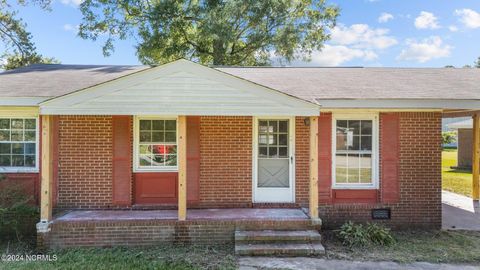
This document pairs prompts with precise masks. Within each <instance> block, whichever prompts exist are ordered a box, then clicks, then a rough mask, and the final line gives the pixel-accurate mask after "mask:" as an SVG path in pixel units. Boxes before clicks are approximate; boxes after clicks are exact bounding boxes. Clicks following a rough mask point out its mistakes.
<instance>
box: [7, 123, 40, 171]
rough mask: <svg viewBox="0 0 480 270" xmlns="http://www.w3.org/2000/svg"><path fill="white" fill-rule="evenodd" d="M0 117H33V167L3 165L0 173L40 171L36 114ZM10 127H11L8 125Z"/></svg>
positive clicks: (38, 126)
mask: <svg viewBox="0 0 480 270" xmlns="http://www.w3.org/2000/svg"><path fill="white" fill-rule="evenodd" d="M0 119H35V127H36V128H35V167H5V166H0V173H38V172H39V171H40V169H39V168H40V164H39V162H40V157H39V156H40V129H41V127H40V121H39V118H38V116H22V115H9V116H0ZM10 129H11V127H10Z"/></svg>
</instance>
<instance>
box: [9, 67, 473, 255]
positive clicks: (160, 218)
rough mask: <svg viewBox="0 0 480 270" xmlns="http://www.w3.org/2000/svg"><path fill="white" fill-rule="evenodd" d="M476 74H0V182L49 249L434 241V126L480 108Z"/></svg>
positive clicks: (437, 131) (437, 209)
mask: <svg viewBox="0 0 480 270" xmlns="http://www.w3.org/2000/svg"><path fill="white" fill-rule="evenodd" d="M478 75H479V73H478V71H476V70H456V69H388V68H386V69H383V68H288V67H286V68H269V67H265V68H240V67H221V68H210V67H205V66H201V65H198V64H195V63H192V62H189V61H186V60H178V61H175V62H172V63H169V64H165V65H162V66H158V67H145V66H136V67H134V66H74V65H33V66H30V67H26V68H21V69H18V70H13V71H8V72H4V73H2V74H1V75H0V96H1V99H0V137H1V138H0V172H2V173H3V174H4V175H6V176H7V181H11V182H18V183H20V182H22V183H25V186H26V187H28V188H30V190H31V192H32V193H33V194H35V196H36V198H37V201H38V203H39V204H40V206H41V221H40V222H39V223H38V225H37V229H38V232H39V243H43V244H44V245H46V246H51V247H64V246H72V245H75V246H76V245H85V246H109V245H136V244H152V243H158V242H162V241H181V242H189V241H191V242H212V241H217V242H222V241H231V240H232V239H233V237H234V231H235V230H239V228H240V229H245V230H259V229H262V228H265V229H272V228H273V229H278V230H282V229H283V230H293V229H298V228H316V229H318V228H319V226H320V225H322V226H324V227H336V226H338V225H340V224H342V223H343V222H345V221H347V220H353V221H370V220H372V219H373V218H381V219H382V220H381V222H384V223H386V224H388V225H389V226H393V227H409V228H440V227H441V198H440V196H441V119H442V114H445V113H449V112H455V113H458V112H470V111H471V110H474V109H478V108H480V91H479V89H478V85H480V83H479V82H478V81H479V80H480V79H479V78H480V76H478ZM459 77H461V78H465V80H463V81H462V83H459V82H458V81H459V80H458V78H459ZM456 88H458V89H459V91H458V92H455V91H452V89H456ZM40 179H41V181H40ZM52 212H53V213H54V214H52Z"/></svg>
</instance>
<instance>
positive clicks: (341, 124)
mask: <svg viewBox="0 0 480 270" xmlns="http://www.w3.org/2000/svg"><path fill="white" fill-rule="evenodd" d="M347 128H348V121H347V120H337V131H338V129H340V130H341V131H342V132H344V131H345V130H346V129H347Z"/></svg>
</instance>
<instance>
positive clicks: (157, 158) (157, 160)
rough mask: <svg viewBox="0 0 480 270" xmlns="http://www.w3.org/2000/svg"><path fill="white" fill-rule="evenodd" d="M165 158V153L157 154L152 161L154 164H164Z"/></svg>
mask: <svg viewBox="0 0 480 270" xmlns="http://www.w3.org/2000/svg"><path fill="white" fill-rule="evenodd" d="M164 163H165V158H164V156H163V155H155V156H154V157H153V162H152V165H153V166H164V165H165V164H164Z"/></svg>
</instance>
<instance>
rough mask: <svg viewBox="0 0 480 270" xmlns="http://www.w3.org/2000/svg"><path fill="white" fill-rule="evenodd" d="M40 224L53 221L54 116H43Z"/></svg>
mask: <svg viewBox="0 0 480 270" xmlns="http://www.w3.org/2000/svg"><path fill="white" fill-rule="evenodd" d="M41 117H42V134H41V142H42V143H41V177H40V179H41V193H40V222H42V223H48V222H49V221H51V220H52V191H53V160H52V158H53V156H52V146H53V132H52V130H53V116H51V115H42V116H41Z"/></svg>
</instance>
